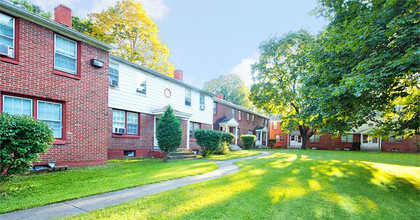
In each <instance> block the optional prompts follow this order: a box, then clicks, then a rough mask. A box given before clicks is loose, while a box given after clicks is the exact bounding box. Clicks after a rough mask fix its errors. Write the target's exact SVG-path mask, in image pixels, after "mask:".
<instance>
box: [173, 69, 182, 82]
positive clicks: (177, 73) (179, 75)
mask: <svg viewBox="0 0 420 220" xmlns="http://www.w3.org/2000/svg"><path fill="white" fill-rule="evenodd" d="M183 73H184V71H182V70H175V71H174V78H175V79H177V80H179V81H182V80H183V78H184V77H183Z"/></svg>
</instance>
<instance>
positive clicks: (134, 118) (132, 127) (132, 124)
mask: <svg viewBox="0 0 420 220" xmlns="http://www.w3.org/2000/svg"><path fill="white" fill-rule="evenodd" d="M138 129H139V114H137V113H133V112H127V134H139V130H138Z"/></svg>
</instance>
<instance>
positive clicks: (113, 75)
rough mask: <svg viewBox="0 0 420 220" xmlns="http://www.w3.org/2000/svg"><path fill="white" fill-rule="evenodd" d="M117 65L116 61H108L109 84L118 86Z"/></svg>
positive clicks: (118, 73)
mask: <svg viewBox="0 0 420 220" xmlns="http://www.w3.org/2000/svg"><path fill="white" fill-rule="evenodd" d="M118 67H119V65H118V63H114V62H111V61H110V62H109V85H113V86H118V77H119V75H120V72H119V70H118Z"/></svg>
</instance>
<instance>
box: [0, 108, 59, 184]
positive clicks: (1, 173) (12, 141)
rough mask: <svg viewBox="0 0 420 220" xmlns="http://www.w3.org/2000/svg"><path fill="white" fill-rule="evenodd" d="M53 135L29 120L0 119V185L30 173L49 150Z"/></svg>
mask: <svg viewBox="0 0 420 220" xmlns="http://www.w3.org/2000/svg"><path fill="white" fill-rule="evenodd" d="M53 140H54V138H53V132H52V130H51V129H50V128H49V127H48V125H47V124H46V123H45V122H43V121H37V120H35V119H33V118H32V117H29V116H12V115H9V114H6V113H3V114H1V115H0V181H2V180H5V179H7V178H8V177H10V176H11V175H13V174H19V173H24V172H26V171H28V170H29V168H30V167H31V166H32V163H33V162H34V161H37V160H38V159H39V154H41V153H45V152H47V150H48V148H49V147H50V146H51V144H52V141H53Z"/></svg>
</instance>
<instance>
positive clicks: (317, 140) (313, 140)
mask: <svg viewBox="0 0 420 220" xmlns="http://www.w3.org/2000/svg"><path fill="white" fill-rule="evenodd" d="M309 142H319V134H314V135H312V136H311V137H310V138H309Z"/></svg>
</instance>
